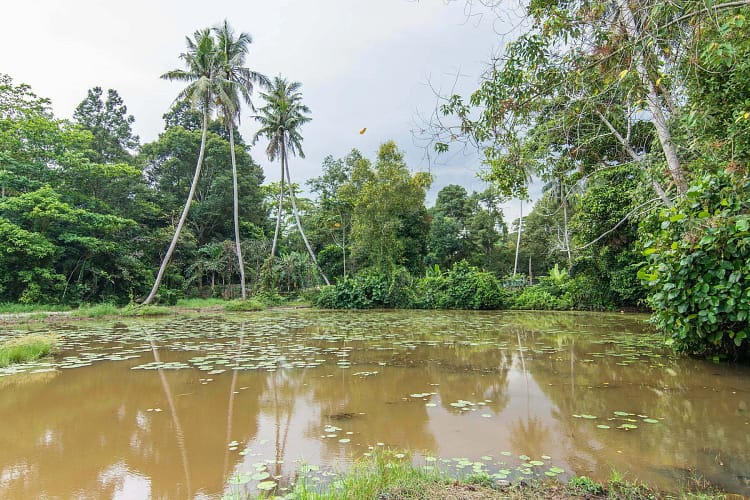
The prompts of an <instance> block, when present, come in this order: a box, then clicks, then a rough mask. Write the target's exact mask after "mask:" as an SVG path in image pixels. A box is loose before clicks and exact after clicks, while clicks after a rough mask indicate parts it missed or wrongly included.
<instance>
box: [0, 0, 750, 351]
mask: <svg viewBox="0 0 750 500" xmlns="http://www.w3.org/2000/svg"><path fill="white" fill-rule="evenodd" d="M480 3H481V2H480ZM487 5H489V6H492V5H493V3H490V2H488V3H487ZM748 10H749V8H748V6H747V2H746V1H740V2H726V3H719V4H705V3H703V2H696V1H689V0H685V1H682V2H672V3H669V4H663V3H660V2H651V1H648V0H639V1H636V2H624V1H623V0H599V1H596V2H577V1H573V2H567V1H566V2H560V1H557V0H534V1H532V2H530V3H529V4H528V6H527V7H526V9H525V20H526V23H525V24H524V26H526V28H525V31H523V32H522V33H521V34H520V35H519V36H518V37H517V38H516V39H515V40H514V41H512V42H511V43H509V44H508V45H507V47H506V48H505V49H504V51H503V52H502V53H501V54H499V55H498V56H497V57H496V58H495V59H494V60H493V61H491V63H490V64H489V66H488V68H487V71H486V73H485V74H484V76H483V77H482V79H481V80H480V82H479V85H478V87H477V89H476V91H475V92H473V93H472V94H471V95H468V96H461V95H451V96H445V97H444V99H443V101H442V103H441V105H440V106H439V107H438V109H437V111H436V114H435V117H436V120H435V122H434V123H432V124H431V127H430V128H429V130H430V132H431V140H432V141H433V145H434V149H435V150H436V151H437V152H438V153H443V152H445V151H447V150H449V149H450V148H455V147H458V146H461V145H463V146H464V147H466V146H469V147H474V148H476V149H477V150H478V151H479V153H480V155H481V158H482V165H483V167H484V169H483V173H482V177H483V178H484V179H485V180H486V181H488V184H489V187H488V189H487V190H486V191H484V192H481V193H467V192H466V190H465V189H463V188H462V187H460V186H447V187H445V188H444V189H442V190H441V191H440V193H438V196H437V200H436V202H435V205H434V206H433V207H430V208H428V207H426V205H425V196H426V193H427V190H428V189H429V187H430V186H431V183H432V176H431V175H430V174H428V173H424V172H417V173H412V171H411V169H410V168H409V166H408V165H407V164H406V162H405V160H404V155H403V153H402V152H401V151H400V150H399V148H398V146H397V145H396V144H394V143H393V142H386V143H384V144H382V145H381V147H380V149H379V150H378V152H377V154H376V155H375V157H374V158H367V157H365V156H364V155H363V154H362V153H361V152H359V151H357V150H352V151H351V153H349V154H348V155H346V156H345V157H343V158H333V157H327V158H326V159H325V160H324V161H323V165H322V174H321V175H320V176H319V177H317V178H314V179H310V180H308V181H307V184H308V187H309V190H310V192H311V193H313V195H314V196H315V198H314V199H308V198H305V197H304V196H301V195H300V193H301V187H300V185H299V184H296V183H295V182H294V181H293V179H292V177H291V175H290V171H291V170H292V169H290V167H289V160H290V158H291V157H293V156H295V155H298V156H300V157H302V156H303V155H304V152H303V150H302V140H303V137H302V132H301V127H302V126H303V125H304V124H305V123H306V122H307V121H309V119H310V110H309V109H308V108H307V106H306V105H305V104H304V102H303V99H302V93H301V85H300V84H299V83H297V82H293V81H289V80H286V79H284V78H282V77H277V78H274V79H269V78H267V77H265V76H264V75H261V74H259V73H257V72H254V71H252V70H250V69H249V68H248V67H246V57H247V55H248V48H249V45H250V43H251V41H252V40H251V38H250V36H249V35H247V34H245V33H241V34H236V33H235V32H234V31H233V30H232V29H231V27H230V26H229V25H228V24H227V23H226V22H225V23H224V24H223V25H220V26H217V27H215V28H212V29H205V30H199V31H197V32H196V33H195V34H194V35H193V37H192V38H188V39H187V50H186V52H185V53H183V54H182V55H181V59H182V60H183V62H184V64H185V67H184V68H183V69H180V70H174V71H171V72H168V73H166V74H165V75H163V77H164V78H168V79H173V80H179V81H183V82H185V83H186V86H185V88H184V89H183V91H182V92H181V93H180V94H179V95H178V96H177V99H176V101H175V103H174V105H173V106H172V108H171V109H170V110H169V111H168V112H167V113H166V114H165V115H164V119H165V129H164V131H163V132H162V133H161V134H160V136H159V138H158V139H157V140H156V141H154V142H152V143H149V144H143V145H140V144H139V140H138V138H137V137H135V136H134V135H133V134H132V131H131V125H132V123H133V117H132V116H130V115H128V114H127V109H126V107H125V105H124V103H123V102H122V99H121V98H120V97H119V95H118V94H117V92H116V91H114V90H109V91H107V93H106V97H105V95H104V92H103V91H102V89H100V88H94V89H91V90H90V91H89V92H88V95H87V97H86V99H85V100H84V101H83V102H82V103H81V105H80V106H79V107H78V108H77V110H76V113H75V115H74V119H73V120H72V121H66V120H59V119H57V118H55V117H54V116H53V115H52V114H51V112H50V111H49V104H50V103H49V101H47V100H45V99H43V98H40V97H38V96H36V95H35V94H34V93H33V92H32V90H31V89H30V88H29V87H28V86H26V85H15V84H13V82H12V80H11V79H10V77H8V76H3V77H2V82H1V83H0V141H2V142H1V143H0V155H2V156H0V233H1V234H2V238H3V240H4V241H6V242H8V244H6V245H5V251H4V253H3V254H2V256H0V270H2V277H0V300H4V301H22V302H66V303H73V304H77V303H82V302H95V301H102V300H107V301H116V302H127V301H146V302H150V301H152V300H160V301H164V302H169V301H172V300H174V299H175V298H176V297H178V296H181V295H209V294H214V295H218V294H225V295H237V296H241V297H245V296H246V293H247V292H246V290H245V289H246V286H247V287H249V288H251V289H252V290H253V291H260V290H265V291H272V292H274V293H276V292H280V293H296V292H300V291H302V290H305V289H310V288H314V287H317V286H319V285H323V284H328V283H333V286H332V287H330V288H324V289H323V292H322V294H321V297H322V298H321V299H320V303H321V304H323V305H328V306H335V307H382V306H393V307H459V308H488V307H492V308H494V307H523V308H548V309H571V308H573V309H581V308H583V309H616V308H623V307H640V308H650V309H652V310H653V311H654V313H655V314H654V321H655V324H656V325H657V326H659V327H660V328H662V329H663V330H664V331H665V332H666V333H667V334H668V335H669V337H670V341H671V342H673V343H674V344H675V345H676V346H677V347H678V348H679V349H682V350H685V351H689V352H695V353H707V354H721V355H730V356H735V357H737V356H742V355H746V354H747V352H748V342H747V335H748V333H749V332H750V330H749V328H750V327H749V326H748V314H749V313H750V285H749V283H750V278H748V275H749V273H750V269H749V268H748V265H750V264H749V263H750V255H748V253H749V252H750V232H749V231H750V227H749V226H750V223H749V222H748V221H749V220H750V215H749V213H748V200H750V190H749V189H750V183H749V182H748V179H749V178H750V177H749V176H748V173H747V172H748V171H747V158H748V147H747V146H748V138H749V137H750V134H749V133H748V131H749V130H750V108H748V106H747V102H748V95H750V92H749V91H750V89H749V88H748V85H750V83H749V82H750V78H748V76H750V63H748V62H747V61H750V58H749V57H748V56H750V42H748V41H749V40H750V36H748V35H750V33H748V29H749V28H748V25H747V14H748ZM254 92H257V93H258V99H259V101H258V103H259V104H260V105H259V107H258V108H257V109H256V108H255V105H254V104H256V103H254V102H253V98H254ZM242 104H245V105H246V106H247V107H248V108H249V109H250V110H251V111H252V112H253V113H255V114H253V115H251V116H252V118H253V119H255V120H257V121H258V123H259V125H260V131H259V132H258V134H256V136H255V137H253V138H252V139H251V140H250V141H249V142H248V143H246V142H245V140H244V138H243V137H241V135H240V134H239V132H238V131H237V129H236V125H237V122H238V120H239V117H240V111H241V110H240V108H241V105H242ZM259 137H265V138H267V139H268V141H269V142H268V144H269V145H268V147H267V149H266V151H265V155H266V157H267V158H268V160H269V161H277V160H278V161H279V168H280V173H281V175H280V181H279V182H278V183H273V184H268V185H264V184H263V181H264V179H263V174H262V170H261V168H260V167H259V165H258V164H257V163H256V161H255V160H253V158H252V157H251V156H250V151H251V147H252V145H253V144H255V142H256V141H257V140H258V138H259ZM532 177H534V178H539V179H541V180H542V181H543V182H544V183H545V185H544V190H543V191H544V194H543V196H542V197H541V199H540V200H539V201H538V202H537V203H536V204H535V205H534V206H533V208H532V210H531V211H530V212H529V213H527V214H525V215H523V216H522V217H521V218H519V219H517V220H515V221H505V220H504V219H503V214H502V211H501V210H500V209H499V206H500V204H501V203H502V202H504V201H507V200H510V199H513V198H516V199H522V200H523V199H526V198H527V196H528V185H529V182H530V179H531V178H532ZM191 179H192V181H191ZM230 191H231V192H232V197H231V199H230V197H229V196H227V195H226V193H229V192H230ZM509 225H510V227H509ZM155 268H158V269H159V270H158V272H157V278H156V280H154V269H155ZM532 282H533V283H535V284H534V286H526V285H528V284H530V283H532ZM148 290H150V292H149V291H148ZM461 297H463V298H461Z"/></svg>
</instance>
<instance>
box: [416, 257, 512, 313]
mask: <svg viewBox="0 0 750 500" xmlns="http://www.w3.org/2000/svg"><path fill="white" fill-rule="evenodd" d="M509 296H510V292H508V291H506V290H505V289H503V288H502V287H501V286H500V282H499V281H498V279H497V278H496V277H495V275H493V274H492V273H488V272H485V271H480V270H479V269H478V268H476V267H474V266H471V265H469V263H467V262H466V261H460V262H457V263H455V264H453V267H452V268H451V269H450V270H449V271H448V272H446V273H440V272H439V269H435V268H433V269H432V270H430V271H429V272H428V273H427V276H425V277H424V278H422V279H420V280H419V282H418V283H417V286H416V300H415V307H418V308H422V309H501V308H503V307H505V306H506V305H507V304H508V303H509V302H510V301H509Z"/></svg>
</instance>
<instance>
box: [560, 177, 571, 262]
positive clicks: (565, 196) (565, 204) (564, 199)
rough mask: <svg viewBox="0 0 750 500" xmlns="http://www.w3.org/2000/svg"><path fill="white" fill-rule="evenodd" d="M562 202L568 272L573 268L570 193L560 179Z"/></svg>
mask: <svg viewBox="0 0 750 500" xmlns="http://www.w3.org/2000/svg"><path fill="white" fill-rule="evenodd" d="M560 202H561V203H562V207H563V226H564V227H563V230H564V234H563V237H564V238H565V251H566V252H567V253H568V271H570V268H571V267H573V255H572V254H571V253H570V233H569V232H568V193H567V192H566V191H565V183H564V182H563V181H562V179H560Z"/></svg>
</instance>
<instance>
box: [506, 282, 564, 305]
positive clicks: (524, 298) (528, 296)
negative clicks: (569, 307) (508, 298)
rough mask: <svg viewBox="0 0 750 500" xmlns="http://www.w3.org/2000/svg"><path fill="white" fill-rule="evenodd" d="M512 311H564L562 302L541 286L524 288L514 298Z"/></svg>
mask: <svg viewBox="0 0 750 500" xmlns="http://www.w3.org/2000/svg"><path fill="white" fill-rule="evenodd" d="M513 308H514V309H542V310H546V309H566V307H564V306H563V301H562V300H560V298H559V297H556V296H554V295H553V294H552V293H550V292H549V291H548V290H546V289H545V287H544V286H543V285H534V286H530V287H528V288H525V289H524V290H523V291H522V292H521V294H520V295H518V296H517V297H516V298H515V301H514V303H513Z"/></svg>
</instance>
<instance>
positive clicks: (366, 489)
mask: <svg viewBox="0 0 750 500" xmlns="http://www.w3.org/2000/svg"><path fill="white" fill-rule="evenodd" d="M398 456H400V457H404V455H394V454H393V453H392V452H387V451H386V452H377V453H374V454H373V455H372V456H371V457H369V458H365V459H362V460H359V461H357V462H355V464H354V465H353V466H352V467H351V469H350V470H349V471H348V472H346V473H344V474H341V475H340V476H338V477H337V478H335V479H334V480H333V481H332V482H330V483H329V484H328V485H327V486H325V487H324V488H322V489H320V488H319V487H317V485H316V483H315V482H314V481H310V480H309V479H307V478H306V473H305V469H304V468H303V470H302V472H301V473H300V474H299V476H298V481H297V483H296V485H295V486H294V489H293V491H292V493H291V494H289V495H287V496H286V497H285V498H294V499H296V500H338V499H342V500H343V499H360V498H361V499H369V498H372V499H388V500H410V499H414V500H431V499H435V498H440V499H447V500H451V499H452V500H459V499H461V500H489V499H497V498H503V499H510V500H535V499H538V498H547V499H553V500H567V499H584V498H585V499H605V498H608V499H623V500H625V499H628V500H630V499H633V500H638V499H662V498H664V499H666V498H706V499H708V498H724V495H722V494H720V493H717V492H713V491H710V490H704V491H700V492H692V493H679V494H676V495H668V494H665V493H662V492H659V491H657V490H654V489H652V488H649V487H648V486H646V485H643V484H641V483H638V482H632V481H627V480H625V479H624V478H623V477H622V476H621V475H619V474H617V473H613V475H612V477H611V478H610V480H609V481H607V482H606V483H604V484H602V483H599V482H596V481H594V480H592V479H589V478H587V477H574V478H573V479H571V480H570V482H569V483H568V484H564V483H561V482H559V481H557V480H555V479H543V480H524V481H516V482H515V483H513V484H510V483H508V482H507V481H496V480H494V479H493V478H492V477H490V476H488V475H486V474H474V475H471V476H468V477H465V478H463V479H460V480H457V479H456V478H455V477H451V476H449V475H448V474H446V473H444V472H441V471H439V470H438V469H436V468H432V469H425V468H423V467H420V466H415V465H412V464H411V462H410V460H409V458H408V457H405V458H404V459H397V458H396V457H398Z"/></svg>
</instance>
